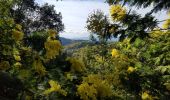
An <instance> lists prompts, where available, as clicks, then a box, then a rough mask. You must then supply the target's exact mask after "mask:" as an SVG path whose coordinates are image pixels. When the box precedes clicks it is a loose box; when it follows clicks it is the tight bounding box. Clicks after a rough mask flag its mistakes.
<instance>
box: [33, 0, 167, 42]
mask: <svg viewBox="0 0 170 100" xmlns="http://www.w3.org/2000/svg"><path fill="white" fill-rule="evenodd" d="M36 1H38V3H40V4H44V3H45V2H48V3H49V4H52V5H54V6H55V10H56V12H61V13H62V16H63V19H62V21H63V23H64V25H65V29H64V32H62V33H60V36H61V37H65V38H69V39H88V38H89V31H87V29H86V28H85V26H86V20H87V18H88V15H89V14H90V13H92V12H93V11H95V10H97V9H99V10H102V11H103V12H104V13H105V14H106V15H109V5H108V4H107V3H104V0H63V1H56V0H36ZM133 9H136V8H133ZM150 9H151V8H146V9H137V12H139V13H141V14H142V15H144V14H145V13H146V12H148V11H150ZM154 15H155V16H156V18H157V19H160V20H163V19H166V18H167V17H166V12H164V11H161V12H158V13H156V14H154Z"/></svg>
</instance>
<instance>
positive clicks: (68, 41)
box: [60, 37, 87, 46]
mask: <svg viewBox="0 0 170 100" xmlns="http://www.w3.org/2000/svg"><path fill="white" fill-rule="evenodd" d="M60 41H61V43H62V45H64V46H66V45H70V44H74V43H79V42H85V41H87V40H72V39H67V38H64V37H60Z"/></svg>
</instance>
